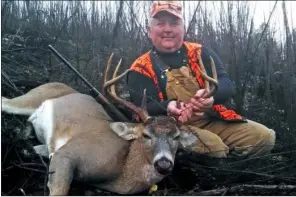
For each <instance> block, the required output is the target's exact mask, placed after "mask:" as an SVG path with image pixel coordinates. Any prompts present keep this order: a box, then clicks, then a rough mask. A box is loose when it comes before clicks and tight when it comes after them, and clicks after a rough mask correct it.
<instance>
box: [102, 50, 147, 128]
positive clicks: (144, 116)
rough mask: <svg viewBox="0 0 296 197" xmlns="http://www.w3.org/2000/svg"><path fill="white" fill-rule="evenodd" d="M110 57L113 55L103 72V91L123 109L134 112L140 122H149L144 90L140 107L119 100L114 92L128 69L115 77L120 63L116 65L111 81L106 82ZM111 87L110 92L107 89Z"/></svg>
mask: <svg viewBox="0 0 296 197" xmlns="http://www.w3.org/2000/svg"><path fill="white" fill-rule="evenodd" d="M112 57H113V53H112V54H111V56H110V58H109V60H108V63H107V67H106V70H105V80H104V87H103V88H104V91H105V92H107V93H108V94H109V95H110V96H111V97H112V98H113V99H114V100H115V101H117V102H118V103H120V104H122V105H124V106H125V107H127V108H128V109H130V110H132V111H134V112H135V113H136V114H138V115H139V117H140V118H141V119H142V121H143V122H144V123H146V122H147V120H149V119H150V118H151V117H150V116H149V114H148V111H147V106H146V89H145V90H144V92H143V99H142V105H141V107H137V106H136V105H134V104H133V103H131V102H129V101H126V100H124V99H122V98H120V97H119V96H117V94H116V92H115V85H114V84H115V83H116V82H117V81H118V80H120V79H122V78H123V77H124V76H125V75H127V74H128V73H129V72H130V69H127V70H126V71H124V72H123V73H122V74H120V75H119V76H116V75H117V72H118V70H119V67H120V65H121V61H120V62H119V63H118V65H117V67H116V69H115V72H114V74H113V77H112V79H111V80H109V81H107V77H106V76H107V74H108V71H109V70H110V66H111V61H112ZM110 86H111V89H112V90H111V91H110V90H109V87H110Z"/></svg>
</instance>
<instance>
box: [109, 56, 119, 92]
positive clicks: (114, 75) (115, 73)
mask: <svg viewBox="0 0 296 197" xmlns="http://www.w3.org/2000/svg"><path fill="white" fill-rule="evenodd" d="M121 62H122V58H120V60H119V62H118V64H117V66H116V68H115V71H114V73H113V76H112V79H114V78H115V77H116V76H117V73H118V70H119V67H120V66H121ZM110 89H111V93H112V94H115V95H116V91H115V85H112V86H111V87H110Z"/></svg>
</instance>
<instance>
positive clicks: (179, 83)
mask: <svg viewBox="0 0 296 197" xmlns="http://www.w3.org/2000/svg"><path fill="white" fill-rule="evenodd" d="M182 11H183V8H182V5H181V4H180V3H179V2H175V1H157V2H154V3H153V5H152V8H151V11H150V21H149V27H148V34H149V37H150V39H151V41H152V44H153V48H152V49H151V50H150V51H149V52H147V53H145V54H143V55H142V56H141V57H139V58H138V59H137V60H136V61H135V62H134V63H133V64H132V66H131V70H132V72H130V73H129V75H128V78H127V84H128V87H129V92H130V96H131V100H132V101H133V102H134V103H135V104H136V105H138V106H140V104H141V99H142V93H143V91H144V89H146V93H147V97H148V99H147V110H148V112H149V115H152V116H156V115H171V116H175V117H176V119H178V121H179V122H180V123H181V126H182V127H186V128H188V129H190V130H191V131H192V132H194V133H195V134H196V135H197V136H198V138H199V140H200V142H199V144H198V145H197V146H196V147H193V150H194V151H196V152H198V153H201V154H208V155H210V156H213V157H228V156H258V155H262V154H266V153H268V152H269V151H270V150H271V149H272V148H273V146H274V143H275V132H274V131H273V130H271V129H269V128H267V127H265V126H264V125H262V124H260V123H257V122H254V121H251V120H247V119H245V118H244V117H242V116H241V115H239V114H237V113H236V112H235V111H233V110H229V109H227V108H226V107H225V106H223V103H225V102H226V101H227V100H228V99H229V98H230V97H231V96H232V95H233V88H232V82H231V80H230V79H229V76H228V74H227V73H226V70H225V68H224V65H223V63H222V61H221V60H220V58H219V57H218V56H217V54H216V53H215V52H214V51H213V50H211V49H210V48H208V47H206V46H202V45H201V44H198V43H192V42H187V41H184V35H185V26H184V20H183V13H182ZM211 58H212V59H213V60H214V62H215V65H216V70H217V75H218V82H219V87H218V90H217V92H216V93H215V95H214V96H212V97H210V98H204V97H203V95H204V94H205V93H206V92H207V91H208V90H207V89H205V86H204V80H203V79H202V78H201V77H200V76H201V75H200V72H199V69H197V67H199V66H200V65H199V61H198V60H199V59H201V60H202V61H203V63H204V66H205V68H206V71H207V73H211V69H210V68H211ZM177 100H178V101H181V102H180V105H178V104H177Z"/></svg>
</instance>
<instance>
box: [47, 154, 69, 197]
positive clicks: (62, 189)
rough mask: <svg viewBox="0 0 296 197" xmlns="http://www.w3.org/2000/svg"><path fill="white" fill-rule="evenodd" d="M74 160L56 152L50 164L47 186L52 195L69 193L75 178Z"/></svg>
mask: <svg viewBox="0 0 296 197" xmlns="http://www.w3.org/2000/svg"><path fill="white" fill-rule="evenodd" d="M73 173H74V167H73V161H72V160H71V159H70V158H69V157H68V156H65V155H62V154H59V153H55V154H54V156H53V157H52V159H51V162H50V166H49V172H48V174H49V177H48V183H47V186H48V188H49V191H50V194H49V195H51V196H66V195H68V192H69V189H70V185H71V182H72V180H73Z"/></svg>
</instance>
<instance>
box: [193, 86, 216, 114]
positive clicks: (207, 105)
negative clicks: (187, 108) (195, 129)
mask: <svg viewBox="0 0 296 197" xmlns="http://www.w3.org/2000/svg"><path fill="white" fill-rule="evenodd" d="M208 91H209V90H207V89H200V90H197V91H196V94H195V95H194V96H193V97H192V98H191V99H190V103H191V104H192V108H193V113H194V114H195V115H197V116H203V115H204V112H206V111H207V110H208V109H211V108H212V106H213V104H214V98H213V97H210V98H203V96H204V95H205V94H206V93H207V92H208Z"/></svg>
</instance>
